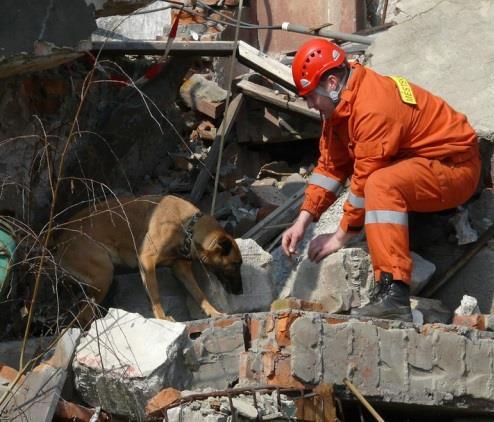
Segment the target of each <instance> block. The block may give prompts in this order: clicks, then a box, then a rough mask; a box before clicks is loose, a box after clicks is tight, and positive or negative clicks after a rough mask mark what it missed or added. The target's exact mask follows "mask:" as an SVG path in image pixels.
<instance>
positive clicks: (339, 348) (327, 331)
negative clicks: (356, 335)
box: [323, 323, 353, 384]
mask: <svg viewBox="0 0 494 422" xmlns="http://www.w3.org/2000/svg"><path fill="white" fill-rule="evenodd" d="M352 342H353V329H352V327H351V326H350V325H349V324H334V325H333V324H328V323H323V368H324V373H323V377H324V382H325V383H331V384H332V383H336V384H343V378H346V377H348V376H349V375H350V371H351V369H352V368H351V367H349V361H348V356H349V355H350V353H351V350H352Z"/></svg>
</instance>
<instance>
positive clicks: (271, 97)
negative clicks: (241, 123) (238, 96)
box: [237, 79, 321, 121]
mask: <svg viewBox="0 0 494 422" xmlns="http://www.w3.org/2000/svg"><path fill="white" fill-rule="evenodd" d="M237 86H238V87H239V88H240V89H241V90H242V92H243V93H244V94H245V95H248V96H249V97H252V98H254V99H256V100H260V101H264V102H267V103H269V104H271V105H274V106H276V107H278V108H281V109H282V110H288V111H293V112H295V113H300V114H303V115H304V116H307V117H310V118H312V119H314V120H318V121H320V120H321V115H320V114H319V112H318V111H316V110H312V109H310V108H309V107H307V103H306V102H305V101H304V100H302V99H301V98H294V97H291V96H288V95H287V94H283V93H275V92H274V91H273V90H272V89H269V88H266V87H265V86H262V85H258V84H255V83H253V82H250V81H247V80H245V79H244V80H242V81H240V82H239V83H238V84H237Z"/></svg>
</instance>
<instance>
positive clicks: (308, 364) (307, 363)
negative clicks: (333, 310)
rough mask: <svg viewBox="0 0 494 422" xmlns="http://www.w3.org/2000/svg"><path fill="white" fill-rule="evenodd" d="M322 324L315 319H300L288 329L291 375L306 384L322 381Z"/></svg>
mask: <svg viewBox="0 0 494 422" xmlns="http://www.w3.org/2000/svg"><path fill="white" fill-rule="evenodd" d="M321 333H322V322H321V319H320V318H316V317H301V318H298V319H297V320H295V322H294V323H293V324H292V326H291V327H290V338H291V340H292V341H291V354H292V362H291V365H292V375H293V376H294V377H296V378H298V379H299V380H301V381H302V382H304V383H307V384H314V385H315V384H319V382H320V380H321V379H322V354H321Z"/></svg>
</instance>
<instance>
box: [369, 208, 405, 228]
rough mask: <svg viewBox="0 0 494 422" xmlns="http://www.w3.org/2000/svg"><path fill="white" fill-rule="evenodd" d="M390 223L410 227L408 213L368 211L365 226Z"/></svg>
mask: <svg viewBox="0 0 494 422" xmlns="http://www.w3.org/2000/svg"><path fill="white" fill-rule="evenodd" d="M372 223H390V224H401V225H403V226H408V213H406V212H401V211H367V212H366V213H365V224H372Z"/></svg>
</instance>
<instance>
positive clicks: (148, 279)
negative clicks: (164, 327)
mask: <svg viewBox="0 0 494 422" xmlns="http://www.w3.org/2000/svg"><path fill="white" fill-rule="evenodd" d="M140 261H141V278H142V282H143V283H144V287H145V288H146V292H147V294H148V296H149V299H150V300H151V306H152V308H153V314H154V316H155V318H158V319H167V320H170V321H174V319H173V318H172V317H170V316H167V315H166V314H165V311H164V310H163V307H162V306H161V300H160V292H159V287H158V280H157V278H156V260H155V259H154V255H141V257H140Z"/></svg>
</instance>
